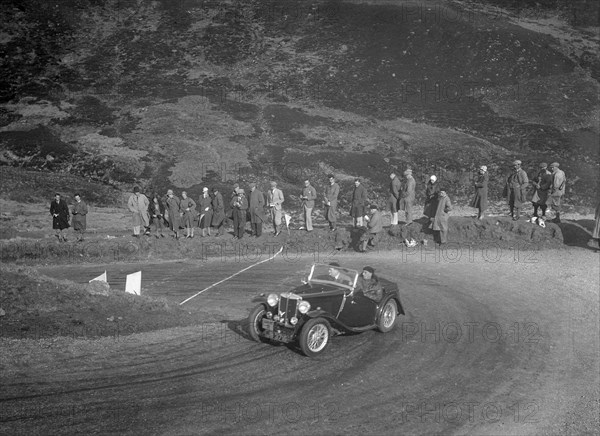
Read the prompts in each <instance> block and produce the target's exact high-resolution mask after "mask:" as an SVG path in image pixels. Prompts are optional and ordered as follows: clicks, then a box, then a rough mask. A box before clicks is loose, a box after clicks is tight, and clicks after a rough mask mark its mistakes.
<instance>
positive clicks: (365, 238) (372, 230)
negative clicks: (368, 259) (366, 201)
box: [359, 204, 383, 253]
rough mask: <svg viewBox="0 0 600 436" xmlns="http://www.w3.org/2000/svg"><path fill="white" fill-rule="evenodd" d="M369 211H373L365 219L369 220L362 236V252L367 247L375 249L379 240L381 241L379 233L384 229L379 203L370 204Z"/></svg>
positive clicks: (360, 249)
mask: <svg viewBox="0 0 600 436" xmlns="http://www.w3.org/2000/svg"><path fill="white" fill-rule="evenodd" d="M369 211H370V213H371V216H369V215H365V220H366V221H367V228H366V229H365V232H364V233H363V234H362V236H361V237H360V242H361V245H360V248H359V251H360V252H362V253H364V252H365V251H367V248H369V249H373V248H375V247H376V246H377V242H378V241H379V234H380V233H381V232H382V231H383V222H382V218H381V212H379V210H378V208H377V205H376V204H372V205H371V206H369Z"/></svg>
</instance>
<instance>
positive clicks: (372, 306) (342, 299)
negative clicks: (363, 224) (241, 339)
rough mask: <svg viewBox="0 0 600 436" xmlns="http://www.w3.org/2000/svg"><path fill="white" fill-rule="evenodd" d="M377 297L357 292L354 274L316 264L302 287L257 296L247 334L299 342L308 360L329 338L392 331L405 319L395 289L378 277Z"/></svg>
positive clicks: (395, 286) (393, 284)
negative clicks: (379, 289) (398, 321)
mask: <svg viewBox="0 0 600 436" xmlns="http://www.w3.org/2000/svg"><path fill="white" fill-rule="evenodd" d="M378 281H379V284H380V285H381V291H379V292H378V293H377V295H376V296H374V295H372V294H371V293H369V292H367V295H369V296H367V295H365V292H363V290H361V289H360V288H361V286H360V284H361V280H360V278H359V273H358V271H355V270H352V269H348V268H342V267H337V266H336V267H332V266H331V265H323V264H314V265H312V266H311V268H310V272H309V273H308V275H307V277H306V278H305V280H303V284H302V285H301V286H298V287H296V288H295V289H293V290H291V291H289V292H283V293H281V294H270V295H268V296H266V295H265V294H261V295H260V296H259V297H257V298H255V299H254V300H253V301H254V302H258V305H257V306H256V307H254V309H252V311H251V312H250V316H249V317H248V332H249V334H250V336H251V337H252V339H254V340H256V341H262V340H268V341H273V342H280V343H294V342H296V341H297V342H298V344H299V345H300V349H301V350H302V352H303V353H304V354H306V355H307V356H310V357H312V356H316V355H318V354H319V353H321V352H323V351H324V350H325V348H326V347H327V344H328V343H329V339H330V338H331V336H332V334H346V333H359V332H363V331H366V330H371V329H378V330H379V331H381V332H383V333H386V332H389V331H390V330H392V329H393V328H394V325H395V322H396V317H397V315H399V314H402V315H404V309H403V308H402V303H401V302H400V295H399V293H398V285H396V284H395V283H392V282H390V281H388V280H385V279H382V278H378Z"/></svg>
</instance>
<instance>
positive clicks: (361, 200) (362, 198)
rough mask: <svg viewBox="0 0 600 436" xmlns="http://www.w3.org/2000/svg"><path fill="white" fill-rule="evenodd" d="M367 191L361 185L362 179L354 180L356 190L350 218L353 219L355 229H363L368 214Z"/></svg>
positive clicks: (353, 195) (353, 194) (353, 192)
mask: <svg viewBox="0 0 600 436" xmlns="http://www.w3.org/2000/svg"><path fill="white" fill-rule="evenodd" d="M366 202H367V190H366V189H365V187H364V186H363V185H362V184H361V183H360V179H358V178H356V179H354V190H353V191H352V203H351V206H350V216H351V217H352V219H353V224H354V227H355V228H356V227H362V226H363V225H364V224H363V217H364V216H365V213H366V205H365V203H366Z"/></svg>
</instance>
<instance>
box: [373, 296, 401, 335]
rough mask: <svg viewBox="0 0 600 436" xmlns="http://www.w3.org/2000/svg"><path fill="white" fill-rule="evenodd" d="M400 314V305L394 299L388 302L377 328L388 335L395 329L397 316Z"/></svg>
mask: <svg viewBox="0 0 600 436" xmlns="http://www.w3.org/2000/svg"><path fill="white" fill-rule="evenodd" d="M397 314H398V305H397V304H396V300H394V299H393V298H391V299H389V300H388V301H386V303H385V305H384V306H383V310H382V311H381V315H380V316H379V320H378V321H377V328H378V329H379V331H380V332H383V333H387V332H389V331H390V330H392V329H393V328H394V325H395V323H396V316H397Z"/></svg>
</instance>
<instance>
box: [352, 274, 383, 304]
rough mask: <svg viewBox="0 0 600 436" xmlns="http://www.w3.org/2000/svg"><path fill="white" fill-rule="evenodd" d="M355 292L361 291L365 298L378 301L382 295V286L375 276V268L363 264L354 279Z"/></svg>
mask: <svg viewBox="0 0 600 436" xmlns="http://www.w3.org/2000/svg"><path fill="white" fill-rule="evenodd" d="M356 292H362V293H363V295H364V296H365V297H367V298H370V299H371V300H373V301H376V302H378V303H379V302H380V301H381V298H382V297H383V288H382V286H381V284H380V283H379V280H377V277H376V276H375V269H374V268H372V267H370V266H365V267H364V268H363V270H362V273H361V275H360V276H359V277H358V280H357V281H356Z"/></svg>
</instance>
